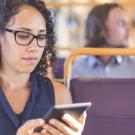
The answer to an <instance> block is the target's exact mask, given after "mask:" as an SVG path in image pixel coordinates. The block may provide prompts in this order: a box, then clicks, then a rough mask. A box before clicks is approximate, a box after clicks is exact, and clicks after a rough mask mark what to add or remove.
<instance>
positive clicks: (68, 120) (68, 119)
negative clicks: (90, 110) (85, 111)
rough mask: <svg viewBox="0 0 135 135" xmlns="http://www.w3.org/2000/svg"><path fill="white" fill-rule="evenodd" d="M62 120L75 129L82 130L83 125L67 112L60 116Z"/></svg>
mask: <svg viewBox="0 0 135 135" xmlns="http://www.w3.org/2000/svg"><path fill="white" fill-rule="evenodd" d="M62 120H63V121H65V122H66V123H67V124H68V125H69V126H70V127H71V128H72V129H74V130H75V131H82V130H83V127H84V125H83V124H82V123H80V122H79V121H78V120H76V119H75V118H74V117H73V116H71V115H69V114H64V115H63V116H62Z"/></svg>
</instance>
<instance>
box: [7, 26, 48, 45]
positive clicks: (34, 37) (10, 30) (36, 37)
mask: <svg viewBox="0 0 135 135" xmlns="http://www.w3.org/2000/svg"><path fill="white" fill-rule="evenodd" d="M5 31H7V32H10V33H12V34H13V35H14V38H15V42H16V43H17V44H19V45H22V46H28V45H30V44H31V43H32V41H33V40H34V39H36V41H37V45H38V47H46V46H41V45H39V43H38V37H39V36H45V39H46V40H47V38H48V37H49V35H43V34H40V35H33V34H32V33H29V32H26V31H21V30H12V29H7V28H6V29H5ZM18 32H24V33H27V34H30V35H31V36H33V38H32V39H31V40H30V41H29V42H28V43H27V44H20V43H18V42H17V40H16V34H17V33H18Z"/></svg>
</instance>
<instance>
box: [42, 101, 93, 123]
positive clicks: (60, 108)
mask: <svg viewBox="0 0 135 135" xmlns="http://www.w3.org/2000/svg"><path fill="white" fill-rule="evenodd" d="M90 106H91V102H85V103H74V104H65V105H55V106H53V107H51V108H50V110H49V111H48V113H47V114H45V115H44V117H43V119H44V120H45V122H48V121H49V120H50V119H51V118H55V119H58V120H61V117H62V115H63V114H65V113H68V114H70V115H72V116H73V117H76V118H77V117H79V116H81V114H82V113H83V112H84V111H85V110H87V109H88V108H89V107H90Z"/></svg>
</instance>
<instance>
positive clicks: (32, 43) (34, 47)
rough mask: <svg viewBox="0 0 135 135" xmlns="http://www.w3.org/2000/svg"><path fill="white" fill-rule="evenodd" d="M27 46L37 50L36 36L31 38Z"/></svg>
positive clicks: (31, 49)
mask: <svg viewBox="0 0 135 135" xmlns="http://www.w3.org/2000/svg"><path fill="white" fill-rule="evenodd" d="M28 48H29V50H30V51H38V49H39V46H38V42H37V40H36V38H34V39H33V40H32V42H31V43H30V44H29V46H28Z"/></svg>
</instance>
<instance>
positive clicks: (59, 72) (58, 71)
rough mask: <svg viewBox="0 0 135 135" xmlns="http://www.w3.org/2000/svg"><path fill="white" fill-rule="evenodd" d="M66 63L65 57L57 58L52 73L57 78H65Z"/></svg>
mask: <svg viewBox="0 0 135 135" xmlns="http://www.w3.org/2000/svg"><path fill="white" fill-rule="evenodd" d="M64 63H65V58H57V59H56V62H55V63H54V64H53V66H52V73H53V76H54V78H55V79H63V78H64Z"/></svg>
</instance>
